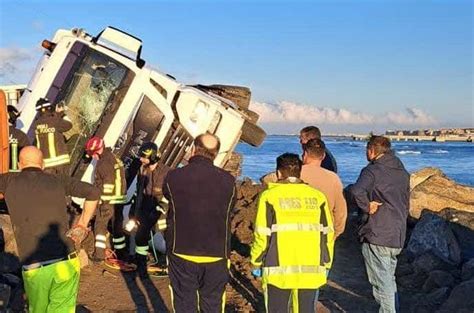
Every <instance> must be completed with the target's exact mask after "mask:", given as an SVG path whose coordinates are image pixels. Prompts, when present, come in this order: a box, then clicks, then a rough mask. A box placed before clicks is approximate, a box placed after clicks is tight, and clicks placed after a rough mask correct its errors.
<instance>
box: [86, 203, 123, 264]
mask: <svg viewBox="0 0 474 313" xmlns="http://www.w3.org/2000/svg"><path fill="white" fill-rule="evenodd" d="M111 220H112V229H111V233H112V238H113V239H112V241H113V243H114V248H115V250H116V251H118V250H121V251H125V232H124V230H123V204H109V203H102V204H101V206H100V207H99V209H98V211H97V214H96V217H95V224H94V233H95V256H96V257H97V258H100V259H103V258H104V257H105V248H106V246H107V245H106V235H107V231H108V226H109V222H110V221H111Z"/></svg>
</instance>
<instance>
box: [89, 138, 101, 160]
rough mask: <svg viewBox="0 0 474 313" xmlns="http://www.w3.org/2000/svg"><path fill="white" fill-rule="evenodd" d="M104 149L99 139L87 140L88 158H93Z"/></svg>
mask: <svg viewBox="0 0 474 313" xmlns="http://www.w3.org/2000/svg"><path fill="white" fill-rule="evenodd" d="M102 148H104V139H102V138H100V137H92V138H91V139H89V140H87V143H86V153H87V155H89V156H94V155H95V154H97V152H98V151H100V150H101V149H102Z"/></svg>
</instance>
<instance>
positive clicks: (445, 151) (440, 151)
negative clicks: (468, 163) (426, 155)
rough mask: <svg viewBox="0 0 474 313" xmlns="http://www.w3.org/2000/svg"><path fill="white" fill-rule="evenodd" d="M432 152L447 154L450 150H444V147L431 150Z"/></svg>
mask: <svg viewBox="0 0 474 313" xmlns="http://www.w3.org/2000/svg"><path fill="white" fill-rule="evenodd" d="M431 153H435V154H445V153H449V151H448V150H442V149H436V150H434V151H431Z"/></svg>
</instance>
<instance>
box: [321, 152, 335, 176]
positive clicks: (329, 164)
mask: <svg viewBox="0 0 474 313" xmlns="http://www.w3.org/2000/svg"><path fill="white" fill-rule="evenodd" d="M325 152H326V156H325V157H324V159H323V161H322V162H321V167H322V168H325V169H327V170H328V171H331V172H334V173H336V174H337V163H336V158H334V156H333V155H332V153H331V151H329V150H328V148H326V151H325Z"/></svg>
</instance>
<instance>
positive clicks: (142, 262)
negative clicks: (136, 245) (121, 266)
mask: <svg viewBox="0 0 474 313" xmlns="http://www.w3.org/2000/svg"><path fill="white" fill-rule="evenodd" d="M135 264H136V266H137V273H138V276H139V277H140V278H144V279H146V278H149V276H148V271H147V256H146V255H141V254H136V255H135Z"/></svg>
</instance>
